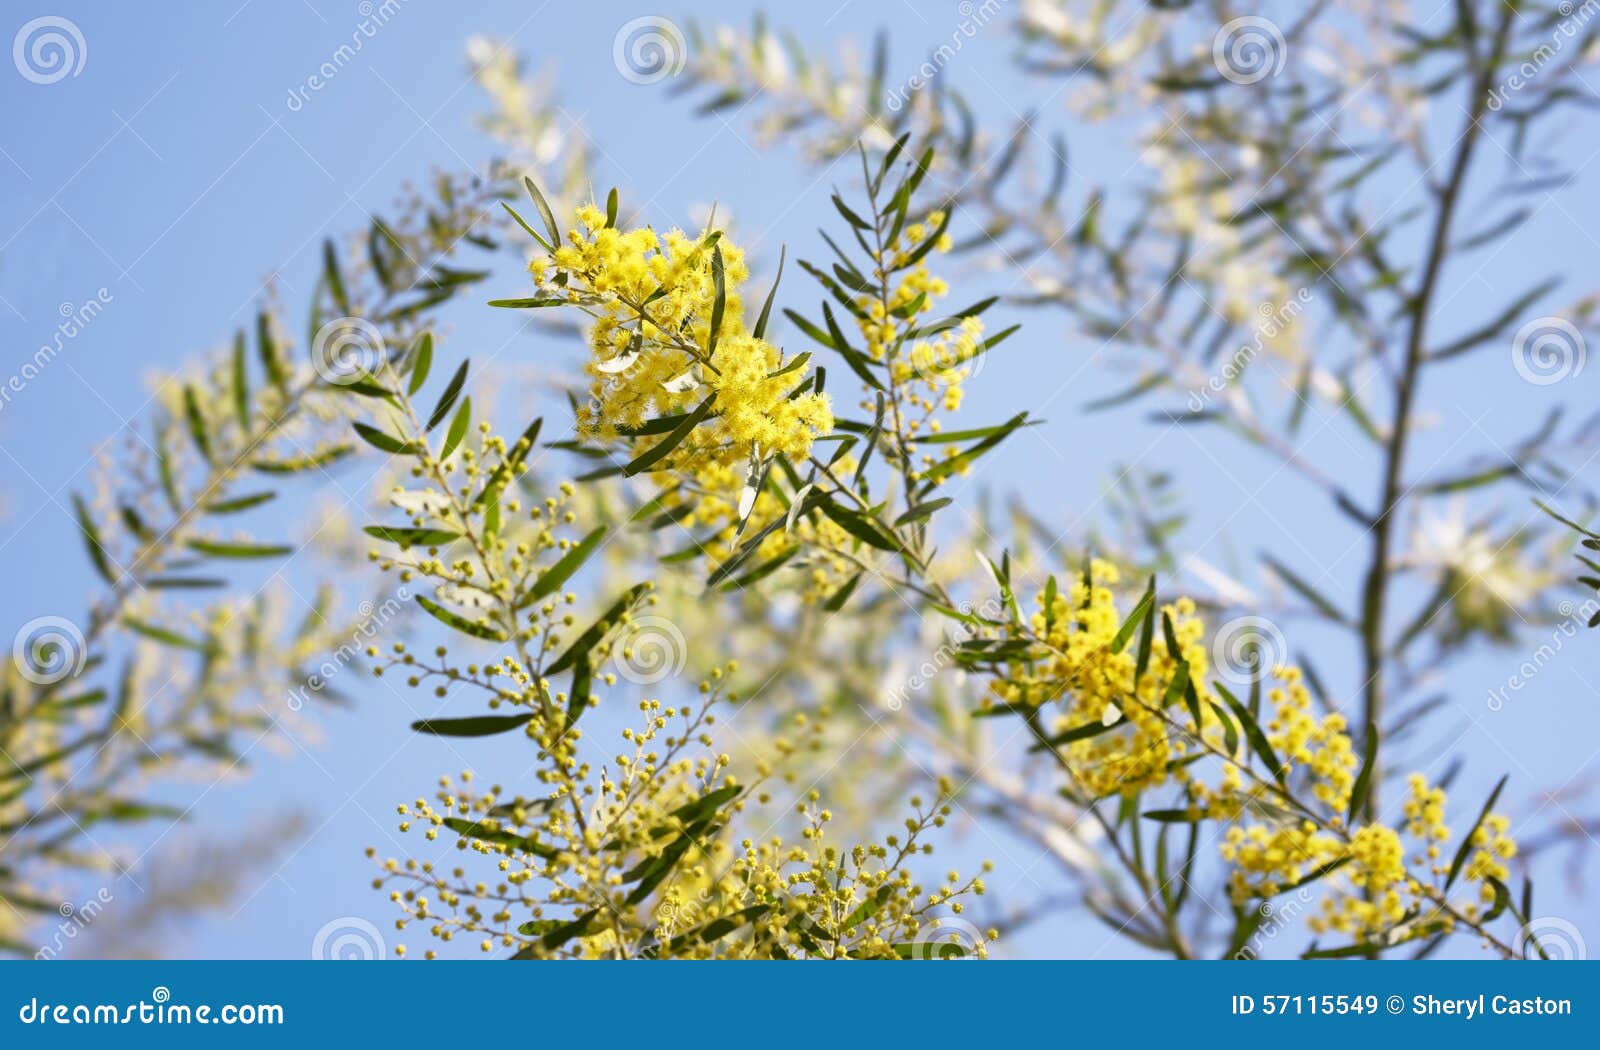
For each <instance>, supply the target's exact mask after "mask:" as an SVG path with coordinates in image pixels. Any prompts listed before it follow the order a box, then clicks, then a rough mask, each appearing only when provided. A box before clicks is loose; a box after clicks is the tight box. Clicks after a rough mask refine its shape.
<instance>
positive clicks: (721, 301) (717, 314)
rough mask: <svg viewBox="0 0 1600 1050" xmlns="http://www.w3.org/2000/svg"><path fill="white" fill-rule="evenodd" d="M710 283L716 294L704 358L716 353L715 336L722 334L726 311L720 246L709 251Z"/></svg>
mask: <svg viewBox="0 0 1600 1050" xmlns="http://www.w3.org/2000/svg"><path fill="white" fill-rule="evenodd" d="M711 283H712V285H713V286H714V287H715V288H716V293H715V295H714V296H713V298H712V300H711V334H710V335H709V336H708V337H707V338H706V358H707V359H708V360H709V359H710V358H711V356H712V355H713V354H715V353H716V352H717V336H719V335H721V334H722V317H723V314H724V313H726V311H727V309H728V281H727V276H726V274H725V273H724V271H723V266H722V245H720V244H718V245H716V246H715V247H713V248H712V249H711Z"/></svg>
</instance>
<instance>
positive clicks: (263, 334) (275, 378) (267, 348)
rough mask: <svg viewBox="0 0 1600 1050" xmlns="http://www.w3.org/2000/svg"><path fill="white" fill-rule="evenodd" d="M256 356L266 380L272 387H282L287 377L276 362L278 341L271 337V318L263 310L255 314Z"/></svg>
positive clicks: (280, 365)
mask: <svg viewBox="0 0 1600 1050" xmlns="http://www.w3.org/2000/svg"><path fill="white" fill-rule="evenodd" d="M256 354H257V355H258V356H259V357H260V358H261V367H262V368H264V369H266V372H267V378H268V379H270V380H272V384H273V385H274V386H282V385H283V384H284V382H285V381H286V380H287V379H288V376H286V375H285V374H284V371H283V362H282V361H280V360H278V341H277V340H276V339H274V338H273V336H272V318H270V317H268V316H267V313H266V311H265V310H263V311H262V312H260V313H258V314H256Z"/></svg>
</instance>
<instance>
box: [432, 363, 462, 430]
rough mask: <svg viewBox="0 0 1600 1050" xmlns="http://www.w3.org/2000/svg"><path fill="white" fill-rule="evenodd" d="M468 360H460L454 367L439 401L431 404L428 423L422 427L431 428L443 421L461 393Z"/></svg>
mask: <svg viewBox="0 0 1600 1050" xmlns="http://www.w3.org/2000/svg"><path fill="white" fill-rule="evenodd" d="M469 364H471V361H470V360H467V361H463V362H461V367H459V368H457V369H456V373H455V375H453V376H451V377H450V382H449V383H447V384H446V385H445V388H444V393H442V394H440V395H439V403H438V404H437V405H434V406H433V414H432V415H430V416H428V424H427V426H426V427H425V428H424V429H426V430H429V431H431V430H433V428H434V427H436V426H438V425H439V424H440V423H442V422H444V417H445V416H447V415H449V413H450V408H451V406H453V405H454V404H455V403H456V396H457V395H458V394H460V393H461V387H462V385H463V384H464V383H466V381H467V366H468V365H469Z"/></svg>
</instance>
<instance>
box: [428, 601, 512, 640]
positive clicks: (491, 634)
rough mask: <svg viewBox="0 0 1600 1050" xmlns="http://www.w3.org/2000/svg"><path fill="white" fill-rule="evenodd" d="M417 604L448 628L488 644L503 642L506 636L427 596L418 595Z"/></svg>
mask: <svg viewBox="0 0 1600 1050" xmlns="http://www.w3.org/2000/svg"><path fill="white" fill-rule="evenodd" d="M417 604H418V605H420V606H422V609H423V611H424V612H426V613H427V614H428V615H429V616H432V617H433V618H434V619H435V620H438V621H439V622H440V623H442V624H444V625H445V626H446V627H453V628H455V629H456V630H458V631H460V632H461V633H462V634H469V635H471V636H472V637H474V638H482V639H483V640H484V641H486V642H503V641H505V640H506V636H505V634H504V633H503V632H501V631H500V629H499V628H497V627H491V626H489V625H487V624H481V623H475V622H473V621H472V620H469V619H467V618H466V617H465V616H460V615H457V614H456V613H453V612H451V611H450V610H449V609H446V608H445V607H444V606H442V605H440V604H439V603H438V602H436V601H434V600H433V599H432V598H429V597H428V596H427V595H425V594H419V595H417Z"/></svg>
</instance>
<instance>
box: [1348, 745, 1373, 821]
mask: <svg viewBox="0 0 1600 1050" xmlns="http://www.w3.org/2000/svg"><path fill="white" fill-rule="evenodd" d="M1361 750H1362V757H1361V772H1360V773H1359V774H1357V776H1356V783H1355V786H1354V787H1352V788H1351V789H1350V806H1349V808H1348V809H1346V810H1345V819H1346V822H1347V823H1351V824H1354V823H1355V819H1356V814H1357V813H1359V812H1361V807H1362V806H1364V805H1366V804H1367V795H1368V794H1369V793H1370V792H1371V790H1372V771H1373V769H1374V768H1375V767H1376V766H1377V764H1378V726H1377V724H1376V723H1374V722H1368V723H1367V735H1366V738H1365V739H1364V741H1363V744H1362V749H1361Z"/></svg>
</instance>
